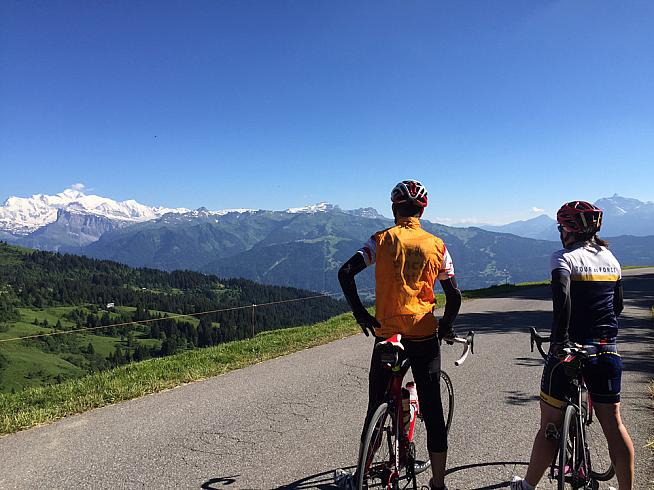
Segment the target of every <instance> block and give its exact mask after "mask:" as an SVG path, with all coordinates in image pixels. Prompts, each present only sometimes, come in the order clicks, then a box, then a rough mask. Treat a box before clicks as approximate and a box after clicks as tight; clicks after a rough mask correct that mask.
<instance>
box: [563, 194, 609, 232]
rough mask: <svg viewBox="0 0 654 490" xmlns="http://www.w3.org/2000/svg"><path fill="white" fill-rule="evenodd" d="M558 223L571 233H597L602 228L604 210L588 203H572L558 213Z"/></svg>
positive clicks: (564, 206)
mask: <svg viewBox="0 0 654 490" xmlns="http://www.w3.org/2000/svg"><path fill="white" fill-rule="evenodd" d="M556 221H557V222H558V223H559V225H560V226H562V227H563V228H564V229H565V230H566V231H568V232H571V233H579V234H584V235H586V234H592V233H597V232H598V231H599V230H600V228H601V227H602V210H601V209H600V208H598V207H597V206H595V205H593V204H591V203H589V202H586V201H570V202H567V203H565V204H564V205H563V206H561V209H559V211H558V212H557V213H556Z"/></svg>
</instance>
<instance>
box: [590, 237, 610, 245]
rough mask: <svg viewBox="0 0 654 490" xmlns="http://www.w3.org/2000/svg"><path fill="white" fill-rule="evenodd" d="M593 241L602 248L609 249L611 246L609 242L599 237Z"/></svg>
mask: <svg viewBox="0 0 654 490" xmlns="http://www.w3.org/2000/svg"><path fill="white" fill-rule="evenodd" d="M593 240H595V243H597V244H598V245H599V246H600V247H607V248H608V246H609V242H607V241H606V240H602V239H601V238H600V237H598V236H597V235H594V236H593Z"/></svg>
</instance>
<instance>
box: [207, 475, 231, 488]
mask: <svg viewBox="0 0 654 490" xmlns="http://www.w3.org/2000/svg"><path fill="white" fill-rule="evenodd" d="M239 476H241V475H234V476H223V477H221V478H212V479H211V480H207V481H205V482H204V483H203V484H202V486H201V487H200V488H204V489H205V490H217V489H220V488H224V487H228V486H230V485H233V484H234V483H236V478H238V477H239Z"/></svg>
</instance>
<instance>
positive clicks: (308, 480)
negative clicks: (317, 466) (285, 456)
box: [273, 466, 355, 490]
mask: <svg viewBox="0 0 654 490" xmlns="http://www.w3.org/2000/svg"><path fill="white" fill-rule="evenodd" d="M342 469H344V470H348V471H352V472H354V470H355V468H354V466H350V467H349V468H342ZM334 471H335V469H333V470H328V471H323V472H322V473H317V474H315V475H311V476H307V477H305V478H301V479H300V480H295V481H294V482H292V483H288V484H286V485H282V486H281V487H276V488H275V489H273V490H301V489H309V488H315V489H318V490H336V489H337V488H338V487H337V486H336V484H335V483H334Z"/></svg>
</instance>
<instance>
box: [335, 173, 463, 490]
mask: <svg viewBox="0 0 654 490" xmlns="http://www.w3.org/2000/svg"><path fill="white" fill-rule="evenodd" d="M391 201H392V203H393V204H392V209H393V216H394V217H395V226H393V227H391V228H388V229H386V230H382V231H379V232H377V233H375V234H374V235H373V236H371V237H370V239H369V240H368V241H367V242H366V243H365V244H364V245H363V247H362V248H361V249H360V250H359V251H358V252H357V253H355V254H354V255H353V256H352V257H351V258H350V259H349V260H348V261H347V262H346V263H345V264H343V266H342V267H341V269H340V270H339V272H338V279H339V282H340V284H341V288H342V289H343V293H344V295H345V298H346V299H347V301H348V303H349V305H350V307H351V308H352V312H353V313H354V317H355V319H356V321H357V323H358V324H359V325H360V326H361V329H362V330H363V332H364V333H365V334H366V335H369V333H372V334H373V336H374V337H375V343H377V342H380V341H383V340H385V339H386V338H388V337H390V336H392V335H394V334H396V333H401V334H402V343H403V344H404V347H405V351H406V353H407V355H408V357H409V359H410V362H411V370H412V371H413V377H414V380H415V382H416V387H417V391H418V400H419V403H420V409H421V412H422V413H423V416H424V420H425V426H426V429H427V448H428V450H429V455H430V459H431V466H432V473H433V476H432V479H431V480H430V482H429V486H430V489H436V490H442V489H445V488H446V487H445V467H446V461H447V432H446V429H445V421H444V419H443V407H442V404H441V399H440V364H441V363H440V343H439V341H440V340H441V339H443V338H445V340H447V338H450V337H454V329H453V328H452V324H453V322H454V319H455V318H456V316H457V314H458V312H459V308H460V306H461V292H460V291H459V289H458V286H457V283H456V279H455V278H454V265H453V263H452V258H451V257H450V254H449V252H448V250H447V247H446V246H445V244H444V243H443V241H442V240H441V239H440V238H438V237H436V236H434V235H432V234H430V233H428V232H426V231H425V230H423V229H422V227H421V225H420V217H421V216H422V213H423V212H424V210H425V207H426V206H427V189H426V188H425V187H424V186H423V185H422V184H421V183H420V182H418V181H416V180H405V181H402V182H400V183H399V184H397V185H396V186H395V187H394V188H393V190H392V192H391ZM373 264H375V265H376V269H375V282H376V283H375V290H376V302H375V306H376V313H375V316H372V315H371V314H370V313H368V311H367V310H366V309H365V308H364V307H363V305H362V304H361V300H360V298H359V295H358V293H357V288H356V283H355V281H354V276H355V275H356V274H358V273H359V272H361V271H362V270H364V269H365V268H366V267H368V266H370V265H373ZM436 281H440V283H441V286H442V287H443V290H444V291H445V298H446V305H445V312H444V315H443V318H441V320H440V321H439V320H437V318H436V316H435V315H434V309H435V297H434V286H435V284H436ZM379 355H380V354H379V351H378V350H373V355H372V360H371V364H370V374H369V385H368V412H367V415H366V420H365V424H364V429H363V434H362V438H363V437H364V435H365V432H366V426H367V424H368V421H369V420H370V417H372V415H373V413H374V411H375V409H376V408H377V407H378V406H379V404H380V403H381V401H382V398H383V396H384V391H385V389H386V385H387V384H388V379H389V376H390V373H389V372H388V371H386V370H384V369H383V368H382V365H381V362H380V359H379Z"/></svg>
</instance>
